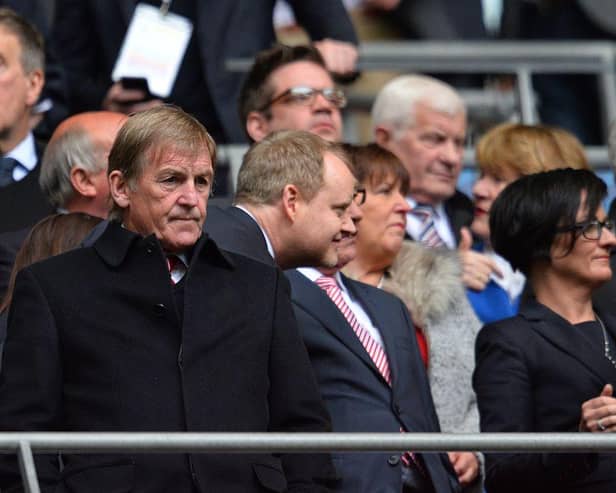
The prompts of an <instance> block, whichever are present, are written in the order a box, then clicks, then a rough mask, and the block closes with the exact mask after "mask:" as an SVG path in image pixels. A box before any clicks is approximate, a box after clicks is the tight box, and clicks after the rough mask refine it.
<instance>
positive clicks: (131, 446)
mask: <svg viewBox="0 0 616 493" xmlns="http://www.w3.org/2000/svg"><path fill="white" fill-rule="evenodd" d="M400 450H413V451H416V452H444V451H455V450H476V451H483V452H531V453H539V452H598V451H601V452H616V435H613V434H610V433H605V434H604V433H477V434H469V433H464V434H459V433H66V432H64V433H17V432H16V433H0V453H5V454H6V453H9V454H11V453H17V454H18V457H19V464H20V468H21V475H22V479H23V482H24V487H25V491H26V492H27V493H39V491H40V488H39V485H38V479H37V477H36V469H35V465H34V458H33V455H32V453H33V451H36V452H38V453H47V454H49V453H58V452H63V453H111V452H115V453H173V452H175V453H189V452H191V453H197V452H198V453H208V452H209V453H245V452H253V453H255V452H263V453H265V452H284V453H299V452H302V453H304V452H360V451H361V452H367V451H380V452H395V451H400Z"/></svg>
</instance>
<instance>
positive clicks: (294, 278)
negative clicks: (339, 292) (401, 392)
mask: <svg viewBox="0 0 616 493" xmlns="http://www.w3.org/2000/svg"><path fill="white" fill-rule="evenodd" d="M287 276H288V277H289V279H290V280H291V282H292V296H291V297H292V298H293V303H295V304H297V305H299V306H301V307H302V309H304V310H306V311H307V312H308V313H310V314H311V315H312V316H313V317H314V318H315V319H316V320H318V321H319V322H320V323H321V324H322V325H323V326H324V327H325V328H326V329H327V330H329V331H330V332H331V333H332V334H333V335H334V337H336V338H337V339H339V340H340V341H341V342H342V343H343V344H344V345H346V346H347V347H348V348H349V349H350V350H351V351H352V352H353V353H354V354H355V355H356V356H357V357H358V358H359V359H361V360H362V361H363V362H364V363H365V364H366V365H368V366H369V367H370V368H372V369H373V371H375V372H376V373H377V374H378V375H379V377H381V378H383V377H382V376H381V374H380V372H379V370H378V368H377V367H376V365H375V364H374V362H373V361H372V359H371V358H370V356H369V355H368V353H367V351H366V349H365V348H364V346H363V345H362V343H361V342H360V340H359V338H358V337H357V335H355V332H354V331H353V329H352V327H351V326H350V325H349V323H348V322H347V320H346V318H344V315H342V312H341V311H340V310H339V309H338V307H337V306H336V305H334V303H333V302H332V301H331V300H330V299H329V296H327V294H326V293H325V291H323V290H322V289H321V288H319V287H318V286H317V285H316V284H315V283H314V282H312V281H310V280H309V279H308V278H306V276H304V275H303V274H300V273H299V272H297V271H295V270H292V271H287ZM383 381H384V380H383Z"/></svg>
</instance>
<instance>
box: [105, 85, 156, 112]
mask: <svg viewBox="0 0 616 493" xmlns="http://www.w3.org/2000/svg"><path fill="white" fill-rule="evenodd" d="M146 96H147V95H146V93H145V92H143V91H141V90H140V89H125V88H124V87H123V86H122V83H121V82H115V83H114V84H113V85H112V86H111V87H110V88H109V90H108V91H107V94H106V95H105V99H103V103H102V105H101V106H102V108H103V109H104V110H107V111H116V112H118V113H124V114H125V115H129V114H131V113H136V112H138V111H143V110H147V109H150V108H154V107H155V106H160V105H161V104H163V102H162V101H161V100H160V99H149V100H145V98H146Z"/></svg>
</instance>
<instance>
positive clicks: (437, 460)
mask: <svg viewBox="0 0 616 493" xmlns="http://www.w3.org/2000/svg"><path fill="white" fill-rule="evenodd" d="M354 219H356V220H357V219H358V218H357V217H355V218H354ZM354 255H355V246H354V238H353V236H352V235H350V236H348V237H347V238H345V242H344V245H343V246H342V247H341V248H340V249H339V263H338V265H337V266H336V267H335V268H333V269H321V270H317V269H313V268H300V269H297V270H293V271H287V272H286V274H287V277H288V279H289V281H290V283H291V294H292V301H293V308H294V311H295V316H296V318H297V321H298V324H299V327H300V331H301V334H302V336H303V339H304V343H305V344H306V347H307V349H308V353H309V355H310V360H311V362H312V366H313V368H314V371H315V374H316V376H317V380H318V382H319V386H320V389H321V395H322V396H323V398H324V400H325V404H326V405H327V408H328V410H329V413H330V416H331V418H332V425H333V429H334V431H337V432H390V433H395V432H400V431H405V432H439V431H440V428H439V424H438V418H437V416H436V412H435V410H434V403H433V401H432V396H431V394H430V388H429V384H428V378H427V375H426V372H425V368H424V366H423V363H422V359H421V356H420V354H419V349H418V347H417V341H416V339H415V337H414V335H413V325H412V322H411V319H410V316H409V313H408V311H407V309H406V308H405V306H404V304H403V303H402V302H401V301H400V300H399V299H398V298H396V297H395V296H393V295H391V294H388V293H386V292H384V291H382V290H380V289H377V288H373V287H371V286H368V285H366V284H363V283H360V282H356V281H352V280H351V279H348V278H347V277H345V276H344V275H342V274H340V273H339V272H338V269H339V268H340V267H342V266H343V265H345V264H346V263H347V262H349V261H350V260H351V259H352V258H353V256H354ZM334 465H335V466H336V469H337V471H338V474H339V475H340V476H341V478H342V479H341V483H340V484H339V489H338V491H341V492H348V493H370V492H374V491H388V492H389V491H391V492H409V493H428V492H438V493H445V492H455V491H459V484H458V481H457V479H456V474H455V472H454V471H453V469H452V467H451V463H450V462H449V459H448V457H447V456H446V455H445V454H421V455H420V454H414V455H410V454H409V453H398V454H394V455H391V454H386V453H362V454H339V455H335V456H334ZM475 467H476V466H475Z"/></svg>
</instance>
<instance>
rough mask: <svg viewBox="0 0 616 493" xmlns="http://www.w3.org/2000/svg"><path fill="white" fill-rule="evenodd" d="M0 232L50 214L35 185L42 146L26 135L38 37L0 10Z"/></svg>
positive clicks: (34, 93) (39, 74) (34, 95)
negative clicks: (0, 67) (1, 66)
mask: <svg viewBox="0 0 616 493" xmlns="http://www.w3.org/2000/svg"><path fill="white" fill-rule="evenodd" d="M0 58H1V59H2V60H3V65H4V67H3V69H2V71H1V73H0V108H2V110H1V111H0V211H2V212H1V213H0V232H3V231H13V230H17V229H20V228H23V227H24V226H27V225H30V224H32V223H33V222H35V221H36V220H38V219H40V218H42V217H43V216H45V215H47V214H48V213H49V212H50V211H51V207H50V205H49V204H48V203H47V200H46V198H45V196H44V195H43V193H42V192H41V190H40V187H39V185H38V175H39V167H38V161H39V158H40V155H41V146H40V145H38V144H37V143H36V142H35V139H34V136H33V135H32V132H31V131H30V125H31V121H30V118H31V115H32V108H33V107H34V105H35V104H36V101H37V100H38V97H39V95H40V94H41V90H42V88H43V84H44V80H45V77H44V64H45V56H44V50H43V39H42V36H41V35H40V33H39V32H38V31H37V30H36V28H35V27H34V26H33V25H32V24H30V23H29V22H28V21H26V20H25V19H24V18H23V17H21V16H19V15H18V14H16V13H15V12H13V11H12V10H10V9H7V8H0Z"/></svg>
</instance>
